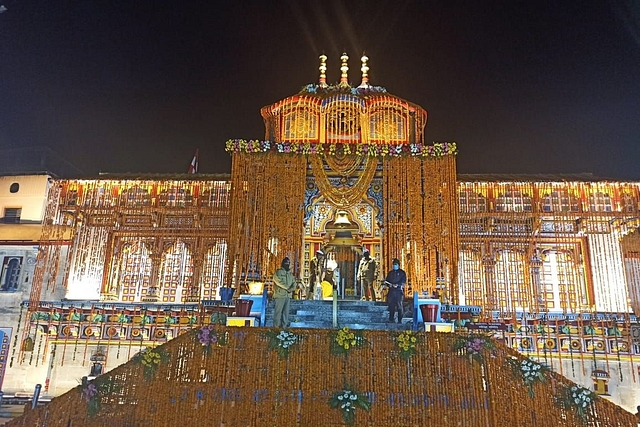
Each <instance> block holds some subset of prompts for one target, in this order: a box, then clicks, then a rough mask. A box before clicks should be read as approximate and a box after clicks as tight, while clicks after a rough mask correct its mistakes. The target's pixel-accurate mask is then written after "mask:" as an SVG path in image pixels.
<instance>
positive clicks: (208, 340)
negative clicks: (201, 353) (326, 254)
mask: <svg viewBox="0 0 640 427" xmlns="http://www.w3.org/2000/svg"><path fill="white" fill-rule="evenodd" d="M198 341H200V344H202V345H203V346H209V345H211V344H215V343H217V342H218V336H217V335H216V333H215V332H213V325H209V326H203V327H202V328H200V330H199V331H198Z"/></svg>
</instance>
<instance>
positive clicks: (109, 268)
mask: <svg viewBox="0 0 640 427" xmlns="http://www.w3.org/2000/svg"><path fill="white" fill-rule="evenodd" d="M116 241H117V239H116V237H115V235H114V233H113V232H112V233H111V235H110V236H109V239H108V241H107V253H106V254H105V267H106V268H105V269H104V270H103V272H102V287H101V291H100V299H101V300H102V301H118V293H119V289H118V280H119V274H118V273H119V272H117V271H115V270H116V269H117V268H118V265H119V263H118V258H119V256H120V250H119V245H120V244H121V242H120V241H118V243H116Z"/></svg>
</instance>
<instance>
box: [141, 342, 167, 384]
mask: <svg viewBox="0 0 640 427" xmlns="http://www.w3.org/2000/svg"><path fill="white" fill-rule="evenodd" d="M134 359H135V360H136V361H138V362H139V363H140V364H141V365H142V367H143V370H144V377H145V379H147V380H150V379H152V378H153V376H154V375H155V374H156V370H157V369H158V366H160V364H161V363H166V362H168V361H169V355H168V354H167V353H166V352H165V351H162V350H156V349H154V348H152V347H147V348H146V349H144V350H142V351H141V352H140V353H138V354H136V355H135V356H134Z"/></svg>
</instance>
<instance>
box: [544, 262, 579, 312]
mask: <svg viewBox="0 0 640 427" xmlns="http://www.w3.org/2000/svg"><path fill="white" fill-rule="evenodd" d="M580 271H581V269H580V268H578V267H577V266H576V259H575V257H574V255H573V251H571V250H558V249H548V250H545V251H543V252H542V268H541V270H540V286H541V288H542V289H541V295H540V297H541V299H542V301H541V303H542V304H543V305H544V306H545V307H546V309H547V310H551V311H563V312H570V313H575V312H579V311H580V310H581V309H584V308H586V307H588V299H587V289H586V286H585V281H584V280H583V278H582V277H580V273H579V272H580Z"/></svg>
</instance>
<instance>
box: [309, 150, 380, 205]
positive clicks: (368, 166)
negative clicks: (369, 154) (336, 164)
mask: <svg viewBox="0 0 640 427" xmlns="http://www.w3.org/2000/svg"><path fill="white" fill-rule="evenodd" d="M309 163H310V164H311V171H312V172H313V176H314V177H315V178H316V184H317V185H318V189H320V193H321V194H322V195H323V196H324V197H325V199H326V200H327V201H329V202H330V203H333V204H334V205H337V206H353V205H355V204H356V203H358V202H359V201H360V200H361V199H362V197H364V195H365V194H366V192H367V189H369V186H370V185H371V180H372V179H373V176H374V175H375V173H376V168H377V167H378V162H376V161H367V162H365V164H364V170H363V171H362V173H361V174H360V176H359V177H358V178H357V179H356V182H355V184H354V185H353V186H351V187H346V186H340V187H334V186H333V185H332V184H331V182H330V181H329V176H328V174H327V171H325V169H324V163H323V161H322V159H321V158H320V157H318V156H310V157H309Z"/></svg>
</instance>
